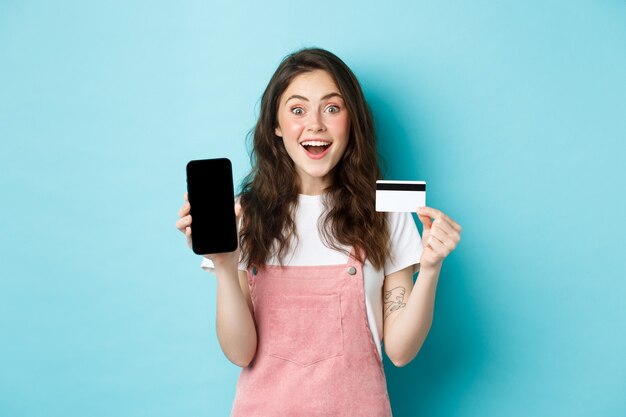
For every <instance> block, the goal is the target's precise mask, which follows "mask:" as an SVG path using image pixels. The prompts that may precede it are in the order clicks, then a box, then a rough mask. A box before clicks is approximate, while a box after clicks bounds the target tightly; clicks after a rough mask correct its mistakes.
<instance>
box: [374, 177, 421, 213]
mask: <svg viewBox="0 0 626 417" xmlns="http://www.w3.org/2000/svg"><path fill="white" fill-rule="evenodd" d="M425 205H426V181H390V180H379V181H376V211H383V212H415V210H417V207H424V206H425Z"/></svg>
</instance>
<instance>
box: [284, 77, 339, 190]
mask: <svg viewBox="0 0 626 417" xmlns="http://www.w3.org/2000/svg"><path fill="white" fill-rule="evenodd" d="M275 133H276V135H277V136H279V137H281V138H282V140H283V143H284V144H285V148H286V149H287V153H288V154H289V156H290V157H291V159H292V160H293V162H294V164H295V167H296V172H297V173H298V176H299V177H300V184H301V189H300V192H301V193H302V194H320V193H321V192H322V190H323V189H324V188H326V187H327V186H329V185H330V183H331V178H332V176H331V172H332V170H333V169H334V168H335V166H336V165H337V163H338V162H339V161H340V160H341V158H342V157H343V154H344V153H345V151H346V148H347V147H348V139H349V137H350V119H349V117H348V110H347V109H346V106H345V103H344V101H343V98H342V96H341V94H340V93H339V88H337V85H336V84H335V81H334V80H333V78H332V77H331V76H330V75H329V74H328V73H327V72H326V71H323V70H314V71H310V72H306V73H303V74H300V75H298V76H296V77H295V78H294V79H293V80H292V81H291V84H289V86H288V87H287V89H286V90H285V92H284V93H283V94H282V96H281V97H280V102H279V106H278V126H277V127H276V130H275Z"/></svg>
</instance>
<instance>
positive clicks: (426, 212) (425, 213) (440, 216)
mask: <svg viewBox="0 0 626 417" xmlns="http://www.w3.org/2000/svg"><path fill="white" fill-rule="evenodd" d="M417 216H418V217H419V219H420V221H421V222H422V223H423V224H424V227H426V223H425V222H424V221H423V220H422V219H423V218H425V217H428V218H429V219H430V218H433V219H435V221H437V220H440V222H445V223H447V224H448V225H449V226H450V227H451V228H452V229H454V230H455V231H456V232H457V233H461V230H462V228H461V225H459V224H458V223H457V222H455V221H454V220H452V219H451V218H450V217H449V216H446V215H445V213H443V212H442V211H441V210H437V209H435V208H432V207H428V206H424V207H418V208H417ZM429 226H430V225H429Z"/></svg>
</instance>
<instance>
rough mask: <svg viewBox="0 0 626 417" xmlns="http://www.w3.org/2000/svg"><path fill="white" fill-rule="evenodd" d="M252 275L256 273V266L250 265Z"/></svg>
mask: <svg viewBox="0 0 626 417" xmlns="http://www.w3.org/2000/svg"><path fill="white" fill-rule="evenodd" d="M252 275H256V268H255V267H252Z"/></svg>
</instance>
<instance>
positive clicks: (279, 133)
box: [274, 126, 283, 138]
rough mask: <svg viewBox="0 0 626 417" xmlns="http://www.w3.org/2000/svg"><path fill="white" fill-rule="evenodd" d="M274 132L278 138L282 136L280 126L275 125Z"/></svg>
mask: <svg viewBox="0 0 626 417" xmlns="http://www.w3.org/2000/svg"><path fill="white" fill-rule="evenodd" d="M274 133H275V134H276V136H278V137H279V138H282V137H283V131H282V130H280V126H276V129H274Z"/></svg>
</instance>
